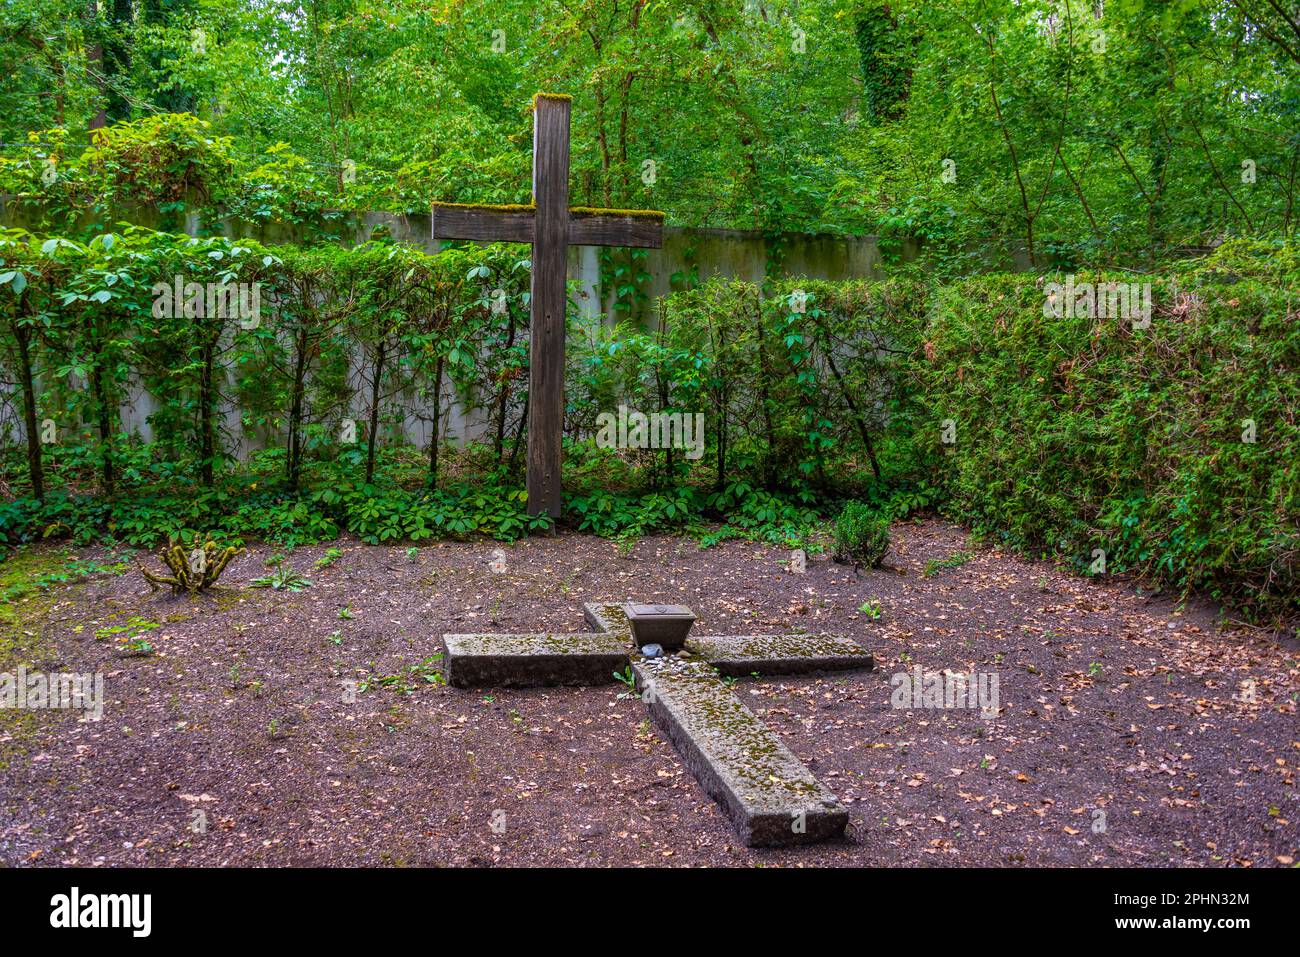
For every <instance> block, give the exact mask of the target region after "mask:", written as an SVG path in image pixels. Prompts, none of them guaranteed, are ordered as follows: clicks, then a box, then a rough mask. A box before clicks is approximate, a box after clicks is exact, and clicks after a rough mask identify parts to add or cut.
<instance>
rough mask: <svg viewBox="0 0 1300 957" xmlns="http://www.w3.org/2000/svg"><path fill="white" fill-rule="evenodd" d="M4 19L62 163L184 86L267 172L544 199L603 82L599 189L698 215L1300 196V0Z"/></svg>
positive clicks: (24, 139)
mask: <svg viewBox="0 0 1300 957" xmlns="http://www.w3.org/2000/svg"><path fill="white" fill-rule="evenodd" d="M0 18H2V19H0V70H3V74H4V76H5V82H4V85H3V89H2V90H0V137H2V138H3V141H4V143H5V147H4V153H5V155H6V156H7V157H8V158H9V160H10V168H11V171H12V167H13V164H15V163H16V164H18V165H25V166H26V167H27V168H29V169H30V170H31V172H32V176H33V178H34V177H35V176H36V174H38V173H39V172H40V167H41V165H42V164H43V162H44V160H45V159H46V158H47V157H48V156H50V155H52V154H53V155H54V156H55V159H56V160H57V162H58V163H60V164H64V165H66V164H67V163H69V162H70V161H71V160H72V158H73V157H75V156H76V155H78V154H80V152H81V151H82V149H83V148H84V147H85V146H87V145H89V143H90V140H91V137H92V135H93V131H94V130H97V129H99V128H101V127H104V126H106V125H107V126H108V127H110V128H112V127H113V126H114V125H115V124H116V125H120V124H123V123H125V122H127V121H134V122H135V123H141V122H145V123H148V124H150V125H149V126H148V127H147V133H148V134H149V135H152V136H155V137H163V138H165V137H166V136H167V135H169V134H168V132H167V131H168V130H171V129H173V127H174V123H173V122H172V121H169V120H168V119H167V117H168V115H169V114H173V113H177V112H180V113H192V114H193V115H194V116H195V117H197V118H198V119H199V120H201V121H203V122H204V123H206V124H208V126H207V127H198V128H197V129H198V130H199V132H200V133H201V135H202V136H203V137H205V138H213V139H214V140H215V141H217V142H219V143H220V144H221V149H222V150H223V151H226V152H228V153H229V154H230V156H229V161H230V163H231V164H232V169H233V170H234V171H235V172H236V174H237V176H238V179H239V182H240V184H241V185H240V187H239V188H238V189H237V190H232V192H234V193H238V194H240V195H245V196H247V195H248V193H249V190H250V189H251V190H253V191H257V190H262V191H263V192H267V191H274V187H276V186H277V185H283V186H289V187H292V189H293V191H294V192H295V193H297V194H302V193H308V194H311V195H319V196H321V197H322V199H323V200H328V202H329V203H330V204H333V205H341V206H351V207H372V208H387V209H421V208H424V207H426V206H427V204H428V202H429V201H430V200H432V199H435V198H438V199H444V200H460V201H476V202H511V201H518V200H521V199H526V198H527V195H528V191H529V154H530V149H531V138H530V121H529V117H528V115H527V104H528V102H529V99H530V96H531V94H532V93H533V92H534V91H536V90H538V89H546V90H553V91H556V92H564V93H570V94H572V95H573V96H574V97H575V100H576V102H575V110H574V124H575V125H574V182H573V189H574V198H575V202H583V203H588V204H594V205H616V206H629V205H638V206H653V207H658V208H663V209H665V210H666V211H667V212H668V213H669V216H670V222H672V223H677V224H684V225H698V226H733V227H741V228H756V229H762V230H765V231H769V232H773V231H783V230H794V231H799V230H802V231H832V232H833V231H851V232H858V231H869V232H877V233H881V234H883V235H885V236H903V235H920V236H923V237H925V238H927V239H929V240H932V241H935V242H940V243H943V244H946V245H948V247H949V248H950V249H955V248H966V247H967V246H968V245H969V243H970V242H971V241H972V240H980V241H987V240H988V239H989V238H991V237H1001V238H1003V239H1004V240H1005V241H1007V242H1010V243H1013V244H1014V245H1016V246H1018V247H1023V248H1026V249H1027V251H1028V253H1029V254H1030V257H1031V258H1032V259H1033V261H1034V262H1039V261H1041V260H1043V258H1044V257H1045V256H1046V255H1048V254H1051V255H1052V256H1054V257H1056V259H1057V260H1058V261H1060V260H1061V258H1062V257H1065V260H1066V261H1069V260H1070V259H1072V258H1080V259H1086V258H1110V259H1114V258H1117V257H1118V256H1122V255H1131V254H1133V253H1136V252H1148V251H1152V250H1159V249H1162V248H1164V247H1166V246H1170V245H1205V244H1207V243H1212V242H1215V241H1217V240H1219V239H1221V238H1223V237H1224V236H1225V235H1229V234H1243V233H1251V234H1265V233H1272V234H1279V233H1282V234H1290V233H1292V232H1293V231H1294V229H1295V220H1296V218H1297V211H1296V210H1295V208H1294V207H1295V202H1294V199H1295V188H1296V173H1297V159H1298V158H1300V124H1297V122H1296V117H1297V114H1298V113H1300V111H1298V110H1297V105H1298V103H1300V7H1297V5H1296V4H1295V3H1294V2H1283V3H1277V2H1272V0H1174V2H1166V0H1161V2H1156V0H1108V2H1104V3H1103V2H1101V0H1096V2H1080V0H1069V2H1065V0H958V2H955V3H950V4H941V5H938V4H932V3H923V2H919V0H895V2H891V3H883V2H880V0H802V2H793V0H790V2H782V0H724V2H719V0H703V2H683V3H672V4H670V3H663V2H656V0H570V2H559V0H530V2H517V0H490V2H489V0H432V2H427V0H419V2H417V0H377V2H360V0H209V2H205V3H202V4H200V3H198V2H197V0H86V2H82V0H78V2H75V3H73V2H69V0H12V2H9V3H6V5H5V7H4V10H3V13H2V14H0ZM185 128H186V129H193V127H185ZM59 131H62V132H59ZM119 135H120V134H119ZM138 135H141V136H144V135H145V134H143V133H142V134H138ZM225 137H228V139H218V138H225ZM0 187H3V188H4V189H5V190H6V191H9V192H12V191H14V187H13V184H12V182H6V183H4V184H0ZM276 212H277V214H278V212H280V211H276Z"/></svg>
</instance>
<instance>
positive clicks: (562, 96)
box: [532, 93, 573, 108]
mask: <svg viewBox="0 0 1300 957" xmlns="http://www.w3.org/2000/svg"><path fill="white" fill-rule="evenodd" d="M538 100H557V101H559V102H560V103H572V102H573V97H571V96H569V94H567V93H534V94H533V103H532V105H533V107H534V108H536V106H537V101H538Z"/></svg>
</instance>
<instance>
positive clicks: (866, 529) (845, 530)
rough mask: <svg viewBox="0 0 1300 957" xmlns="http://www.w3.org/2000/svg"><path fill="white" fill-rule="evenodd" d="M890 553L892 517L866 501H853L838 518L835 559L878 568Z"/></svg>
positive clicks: (855, 565)
mask: <svg viewBox="0 0 1300 957" xmlns="http://www.w3.org/2000/svg"><path fill="white" fill-rule="evenodd" d="M888 551H889V515H888V514H887V513H885V512H880V511H877V510H876V509H873V508H872V507H871V506H869V505H867V504H865V503H863V502H849V503H847V504H846V505H845V506H844V508H843V510H841V512H840V514H839V517H838V518H836V519H835V560H836V561H837V562H842V563H844V564H848V565H852V566H853V567H854V568H861V567H862V566H863V565H865V566H867V567H868V568H875V567H877V566H878V565H879V564H880V563H881V561H883V560H884V557H885V553H886V552H888Z"/></svg>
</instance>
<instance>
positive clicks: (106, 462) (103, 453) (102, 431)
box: [90, 351, 117, 495]
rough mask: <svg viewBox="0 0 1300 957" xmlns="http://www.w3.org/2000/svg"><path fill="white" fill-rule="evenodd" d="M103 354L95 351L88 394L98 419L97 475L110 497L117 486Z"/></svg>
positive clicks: (105, 492)
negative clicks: (93, 403)
mask: <svg viewBox="0 0 1300 957" xmlns="http://www.w3.org/2000/svg"><path fill="white" fill-rule="evenodd" d="M102 363H103V354H102V353H100V352H98V351H96V354H95V358H94V361H93V363H92V365H91V367H90V392H91V395H92V396H93V397H94V400H95V412H96V416H97V418H98V419H99V443H100V447H99V475H100V484H101V485H102V486H103V490H104V494H105V495H112V494H113V489H114V486H115V485H116V484H117V473H116V469H114V467H113V426H112V418H111V415H110V413H109V407H108V396H107V395H106V394H105V392H106V391H107V390H106V388H105V385H104V368H103V365H102Z"/></svg>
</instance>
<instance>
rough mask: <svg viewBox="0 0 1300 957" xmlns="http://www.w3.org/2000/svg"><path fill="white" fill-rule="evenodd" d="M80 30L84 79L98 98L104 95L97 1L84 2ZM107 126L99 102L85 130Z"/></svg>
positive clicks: (106, 115)
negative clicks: (84, 67) (83, 39)
mask: <svg viewBox="0 0 1300 957" xmlns="http://www.w3.org/2000/svg"><path fill="white" fill-rule="evenodd" d="M82 30H83V32H84V34H85V42H86V79H87V80H88V81H89V82H90V85H91V87H92V88H93V89H95V90H97V91H98V92H99V94H100V96H101V97H102V96H103V93H104V47H103V44H101V43H100V42H99V5H98V2H97V0H86V12H85V15H84V16H83V17H82ZM107 125H108V114H107V113H105V112H104V102H103V100H102V99H101V100H100V101H99V108H98V110H97V111H96V112H95V113H94V114H93V115H92V116H91V117H90V122H89V123H87V124H86V128H87V129H89V130H90V131H91V132H92V133H93V132H94V131H95V130H102V129H103V128H104V127H105V126H107Z"/></svg>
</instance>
